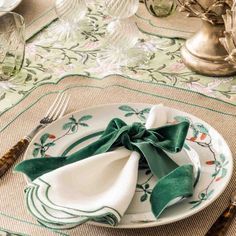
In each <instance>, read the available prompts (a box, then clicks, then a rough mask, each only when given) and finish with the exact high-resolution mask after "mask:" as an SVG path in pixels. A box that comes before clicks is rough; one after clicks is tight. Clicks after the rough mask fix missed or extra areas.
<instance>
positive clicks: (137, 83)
mask: <svg viewBox="0 0 236 236" xmlns="http://www.w3.org/2000/svg"><path fill="white" fill-rule="evenodd" d="M16 11H17V12H19V13H21V14H22V15H23V16H25V18H26V23H27V30H28V36H27V38H28V40H27V43H26V59H25V63H24V66H23V69H22V71H21V72H20V73H19V75H17V77H16V78H14V79H12V80H11V81H7V82H6V81H0V140H1V142H0V155H1V154H3V153H4V152H5V151H6V150H7V149H8V148H9V147H11V146H12V145H13V144H14V143H15V142H17V141H18V140H19V139H20V138H21V137H23V136H24V135H26V134H27V132H28V131H30V130H31V129H32V128H33V127H34V126H35V123H36V121H37V120H39V119H40V117H41V111H42V110H46V109H47V107H48V106H49V104H50V102H51V101H52V100H53V99H54V97H55V94H57V93H58V92H60V91H62V90H67V91H69V92H70V94H71V96H72V99H71V102H70V105H69V110H68V112H72V111H75V110H78V109H82V108H86V107H90V106H94V105H98V104H109V103H117V102H119V103H127V102H142V103H143V102H146V103H152V104H156V103H164V104H165V105H168V106H171V107H173V108H177V109H180V110H183V111H186V112H189V113H191V114H194V115H196V116H198V117H200V118H201V119H203V120H205V121H206V122H208V123H209V124H210V125H212V126H213V127H215V128H216V129H217V130H218V131H219V132H220V133H221V134H222V135H223V137H224V138H225V139H226V141H227V142H228V144H229V146H230V148H231V151H232V153H233V155H234V154H236V140H235V136H236V129H235V127H236V119H235V118H236V106H235V104H236V78H235V77H228V78H216V77H215V78H212V77H206V76H201V75H198V74H195V73H194V72H191V71H189V70H188V69H187V68H186V67H185V66H184V64H183V63H182V60H181V56H180V48H181V46H182V45H183V43H184V39H180V38H174V36H175V35H177V36H176V37H183V38H184V37H187V36H190V35H191V34H192V33H193V32H192V31H193V28H192V27H189V25H188V24H186V23H185V24H186V26H182V28H181V26H180V21H176V26H174V27H173V24H174V23H173V22H175V18H174V17H177V18H176V19H179V18H181V17H180V16H181V15H179V13H176V16H171V17H172V18H166V22H165V19H164V18H162V19H161V21H159V20H158V19H157V18H154V17H151V16H150V15H149V14H147V12H145V8H144V6H143V5H141V7H140V9H139V11H138V13H137V15H136V20H137V22H138V25H139V28H140V29H141V31H143V32H145V33H143V35H142V36H141V38H142V42H143V43H144V46H145V47H149V49H150V50H152V53H153V54H152V59H151V61H150V63H149V64H148V65H145V66H138V67H129V68H122V69H120V70H117V69H116V68H113V67H110V68H109V69H110V70H109V71H108V70H106V68H102V67H98V66H97V64H96V55H97V53H98V50H97V48H98V47H99V46H100V45H101V41H102V39H103V37H104V33H105V25H106V23H107V22H109V21H110V18H109V17H107V16H106V15H104V14H103V12H102V11H100V12H99V11H97V8H96V9H92V10H91V11H89V13H88V16H89V17H90V18H93V19H94V20H95V21H96V23H97V24H98V25H99V27H98V30H97V31H96V32H94V33H93V34H83V35H81V36H80V38H79V40H78V42H76V43H75V42H72V41H67V42H64V45H63V46H61V45H60V46H58V45H55V44H54V45H52V44H51V42H50V41H48V39H49V38H50V37H51V36H52V32H53V33H54V32H57V31H56V30H58V28H60V22H59V21H54V19H55V17H56V15H55V12H54V10H53V1H52V0H51V1H46V0H44V1H40V3H39V1H36V0H31V1H30V0H24V1H23V2H22V4H21V5H20V6H19V7H18V8H17V9H16ZM183 19H184V16H183ZM184 22H186V19H184ZM192 23H193V24H195V25H196V29H197V27H199V21H198V20H196V19H195V20H194V21H193V22H192ZM178 27H179V29H178ZM183 27H185V28H183ZM164 29H165V30H164ZM176 29H178V30H176ZM177 31H178V32H177ZM36 32H38V33H37V34H36ZM160 35H164V36H168V38H167V37H161V36H160ZM32 36H33V37H32ZM234 156H235V155H234ZM20 159H22V158H20ZM19 161H20V160H19ZM234 173H235V171H234ZM235 175H236V174H234V175H233V177H232V180H231V182H230V184H229V186H228V187H227V189H226V191H225V192H224V193H223V194H222V196H221V197H220V198H219V199H217V201H216V202H214V203H213V204H211V205H210V206H209V207H207V208H206V209H204V210H203V211H201V212H200V213H197V214H196V215H194V216H192V217H189V218H188V219H185V220H182V221H179V222H177V223H173V224H170V225H166V226H160V227H155V228H150V229H139V230H132V229H130V230H116V229H107V228H106V229H105V228H100V227H95V226H91V225H88V224H86V225H82V226H80V227H78V228H76V229H73V230H70V231H65V232H64V231H63V232H55V231H50V230H48V229H45V228H44V227H42V226H40V225H39V224H38V223H37V222H36V221H35V219H34V218H33V217H32V216H31V215H30V214H29V213H28V212H27V211H26V207H25V206H24V188H25V185H26V183H25V180H24V178H23V176H22V175H19V174H15V173H13V172H12V171H9V172H8V173H7V174H6V175H5V176H4V177H3V178H2V181H1V183H0V188H1V195H0V200H1V202H2V203H4V204H1V206H0V219H1V220H0V230H1V231H0V234H1V235H4V234H6V235H9V234H12V235H57V234H63V235H85V234H87V235H89V236H90V235H91V236H93V235H117V236H120V235H131V236H132V235H144V236H145V235H151V236H152V235H157V236H158V235H160V236H163V235H164V236H165V235H168V236H169V235H190V234H193V235H196V236H198V235H199V236H200V235H204V234H205V233H206V231H207V230H208V229H209V227H210V226H211V224H212V223H213V222H214V220H215V219H216V218H217V216H218V215H219V214H220V213H221V212H222V211H223V209H224V208H225V207H226V206H227V204H228V201H229V196H230V193H231V191H232V190H233V189H234V186H236V185H235V184H236V183H235V180H236V178H235V177H236V176H235ZM4 232H5V233H4ZM7 232H8V233H7ZM235 234H236V225H235V222H233V224H232V226H231V228H230V229H229V231H228V234H227V235H229V236H231V235H235Z"/></svg>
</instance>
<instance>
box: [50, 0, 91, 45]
mask: <svg viewBox="0 0 236 236" xmlns="http://www.w3.org/2000/svg"><path fill="white" fill-rule="evenodd" d="M54 5H55V10H56V13H57V16H58V18H59V21H60V24H59V25H57V26H56V31H55V30H53V32H52V34H53V35H52V38H53V39H54V41H59V42H60V41H66V40H68V39H72V40H77V39H78V37H79V35H80V33H81V32H82V31H90V30H92V25H90V22H89V21H88V19H85V16H86V13H87V5H86V2H85V0H55V3H54ZM55 37H56V38H55Z"/></svg>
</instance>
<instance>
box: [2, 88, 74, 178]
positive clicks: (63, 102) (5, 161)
mask: <svg viewBox="0 0 236 236" xmlns="http://www.w3.org/2000/svg"><path fill="white" fill-rule="evenodd" d="M69 99H70V96H69V95H67V94H66V93H59V94H58V95H57V97H56V99H55V100H54V102H53V103H52V105H51V106H50V107H49V109H48V111H47V113H46V114H45V115H44V117H43V118H42V119H41V120H40V121H39V124H38V125H37V126H36V127H35V128H34V129H33V130H32V131H31V132H30V133H29V134H28V135H27V136H25V137H24V138H23V139H21V140H20V141H19V142H17V144H16V145H14V146H13V147H12V148H11V149H10V150H9V151H7V152H6V153H5V154H4V155H3V156H2V157H1V158H0V177H1V176H3V175H4V174H5V173H6V171H7V170H8V169H9V168H10V167H11V166H12V165H13V163H14V162H15V160H16V159H17V158H18V157H19V156H20V155H21V154H22V153H23V152H25V150H26V149H27V147H28V145H29V143H30V142H31V140H32V138H33V137H34V136H35V135H36V134H37V133H38V132H39V131H40V130H41V129H43V128H44V127H45V126H47V125H48V124H50V123H52V122H53V121H55V120H57V119H59V118H61V117H62V116H63V114H64V113H65V111H66V108H67V106H68V103H69Z"/></svg>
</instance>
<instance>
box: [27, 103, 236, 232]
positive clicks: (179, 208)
mask: <svg viewBox="0 0 236 236" xmlns="http://www.w3.org/2000/svg"><path fill="white" fill-rule="evenodd" d="M151 106H152V105H150V104H135V103H132V104H111V105H105V106H99V107H92V108H89V109H86V110H81V111H77V112H74V113H72V114H69V115H67V116H65V117H63V118H62V119H60V120H57V121H56V122H54V123H53V124H51V125H49V126H48V127H46V128H45V129H44V130H43V131H42V132H40V133H39V134H38V135H37V136H36V137H35V138H34V140H33V141H32V142H31V143H30V145H29V147H28V149H27V151H26V153H25V159H29V158H40V157H42V156H47V155H49V156H61V155H65V154H70V153H73V152H75V151H76V150H78V149H80V148H81V147H84V146H85V145H87V144H89V143H91V142H92V141H94V140H96V139H97V138H98V136H99V135H100V134H101V131H102V130H104V129H105V127H106V126H107V124H108V122H109V121H110V120H111V119H113V118H115V117H118V118H121V119H123V120H124V121H125V122H126V123H128V124H131V123H133V122H145V119H146V117H147V115H148V112H149V108H151ZM164 109H166V111H167V113H168V122H170V123H173V122H178V121H181V120H186V119H187V120H189V122H190V129H189V132H188V136H187V140H186V143H187V145H188V146H190V147H191V148H192V149H191V150H195V151H196V152H197V154H198V155H196V158H197V157H198V156H199V157H200V163H199V166H200V172H199V176H198V177H197V181H196V186H195V190H194V195H193V196H192V197H191V198H187V199H184V200H182V201H180V202H178V203H177V204H175V205H172V206H170V207H168V209H166V210H165V212H164V213H163V214H162V215H161V216H160V218H159V219H155V218H154V217H153V215H152V213H151V208H150V203H149V197H150V193H151V191H152V186H153V185H154V184H155V179H154V177H152V175H151V173H150V171H149V170H140V171H139V179H138V185H137V189H136V193H135V196H134V198H133V201H132V202H131V204H130V206H129V208H128V210H127V212H126V214H125V215H124V217H123V218H122V221H121V222H120V223H119V225H118V226H116V227H117V228H142V227H152V226H158V225H164V224H168V223H171V222H175V221H178V220H181V219H184V218H186V217H189V216H191V215H193V214H195V213H197V212H199V211H200V210H202V209H204V208H205V207H207V206H208V205H209V204H211V203H212V202H213V201H214V200H216V199H217V198H218V197H219V196H220V194H221V193H222V192H223V191H224V189H225V188H226V186H227V184H228V183H229V180H230V178H231V175H232V170H233V159H232V155H231V152H230V149H229V147H228V145H227V144H226V142H225V140H224V139H223V137H222V136H221V135H220V134H219V133H218V132H217V131H216V130H215V129H214V128H212V127H211V126H210V125H209V124H207V123H206V122H204V121H202V120H201V119H199V118H197V117H195V116H193V115H190V114H188V113H184V112H181V111H179V110H175V109H172V108H169V107H164ZM188 146H185V149H186V148H188ZM195 151H194V152H195ZM192 157H194V155H193V156H192ZM175 160H176V162H177V163H179V164H183V163H186V161H187V159H186V158H183V157H182V156H181V155H177V156H175ZM195 162H196V160H195ZM195 164H196V163H195ZM121 191H122V189H121ZM93 224H96V225H100V226H107V225H104V224H101V223H93Z"/></svg>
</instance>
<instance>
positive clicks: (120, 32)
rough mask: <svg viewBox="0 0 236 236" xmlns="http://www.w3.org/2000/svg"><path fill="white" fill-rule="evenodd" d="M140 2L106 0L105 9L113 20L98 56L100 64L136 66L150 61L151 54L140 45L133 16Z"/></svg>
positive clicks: (132, 0)
mask: <svg viewBox="0 0 236 236" xmlns="http://www.w3.org/2000/svg"><path fill="white" fill-rule="evenodd" d="M138 6H139V0H105V1H104V9H105V10H106V11H107V13H108V14H109V15H110V16H111V17H112V18H113V20H112V21H111V23H109V24H108V26H107V30H106V31H107V33H106V36H105V40H104V43H103V50H102V51H101V52H100V53H99V55H98V63H99V64H106V63H109V64H115V65H116V66H117V67H120V66H131V65H132V66H135V65H138V64H143V63H146V62H147V61H148V57H149V53H148V52H146V51H145V50H144V49H143V48H142V47H140V45H139V44H138V41H139V37H140V34H141V33H140V31H139V29H138V27H137V25H136V23H135V21H134V20H133V18H132V16H133V15H134V14H135V13H136V11H137V10H138Z"/></svg>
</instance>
